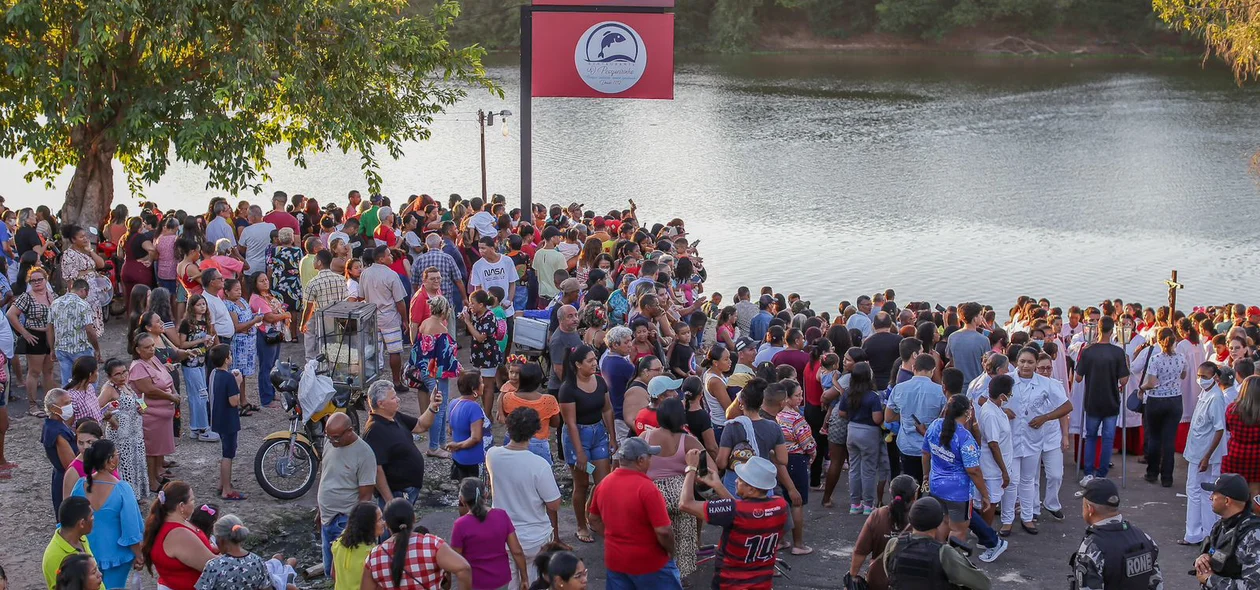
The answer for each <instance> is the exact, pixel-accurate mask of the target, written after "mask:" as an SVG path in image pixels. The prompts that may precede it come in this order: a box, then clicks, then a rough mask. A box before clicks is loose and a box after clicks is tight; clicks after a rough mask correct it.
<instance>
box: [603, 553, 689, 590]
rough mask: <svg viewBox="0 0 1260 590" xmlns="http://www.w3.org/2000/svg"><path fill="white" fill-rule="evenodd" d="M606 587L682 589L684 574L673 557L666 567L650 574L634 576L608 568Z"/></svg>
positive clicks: (645, 589)
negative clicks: (680, 571) (680, 572)
mask: <svg viewBox="0 0 1260 590" xmlns="http://www.w3.org/2000/svg"><path fill="white" fill-rule="evenodd" d="M604 588H606V589H607V590H639V589H642V590H657V589H658V588H660V589H662V590H665V589H673V590H682V575H681V574H679V572H678V565H677V564H675V563H674V560H672V559H671V560H669V563H666V564H665V567H663V568H661V569H659V570H657V571H654V572H652V573H650V574H642V575H638V576H632V575H630V574H623V573H619V572H614V571H612V570H608V583H607V584H606V585H605V586H604Z"/></svg>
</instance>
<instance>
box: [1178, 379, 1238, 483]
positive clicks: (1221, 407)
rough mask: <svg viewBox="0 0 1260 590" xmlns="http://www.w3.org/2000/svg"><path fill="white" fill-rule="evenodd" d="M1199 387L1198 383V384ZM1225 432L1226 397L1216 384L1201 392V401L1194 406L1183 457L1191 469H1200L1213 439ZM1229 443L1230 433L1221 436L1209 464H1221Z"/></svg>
mask: <svg viewBox="0 0 1260 590" xmlns="http://www.w3.org/2000/svg"><path fill="white" fill-rule="evenodd" d="M1196 385H1197V383H1196ZM1218 431H1220V432H1224V431H1225V395H1224V392H1222V391H1221V388H1220V387H1218V386H1217V385H1216V384H1215V383H1213V384H1212V387H1210V388H1209V389H1208V390H1207V391H1200V392H1199V401H1198V403H1197V404H1195V406H1194V415H1193V416H1192V417H1191V418H1190V433H1189V434H1188V435H1187V436H1186V450H1185V452H1184V453H1182V456H1183V457H1185V458H1186V461H1189V462H1190V469H1198V468H1199V461H1202V460H1203V457H1204V455H1206V454H1207V451H1208V447H1210V446H1212V438H1213V437H1214V436H1216V433H1217V432H1218ZM1228 441H1229V433H1228V432H1225V434H1223V435H1222V436H1221V443H1220V444H1219V445H1216V450H1215V451H1213V452H1212V457H1211V459H1209V460H1208V463H1220V462H1221V458H1222V457H1224V456H1225V445H1226V443H1227V442H1228Z"/></svg>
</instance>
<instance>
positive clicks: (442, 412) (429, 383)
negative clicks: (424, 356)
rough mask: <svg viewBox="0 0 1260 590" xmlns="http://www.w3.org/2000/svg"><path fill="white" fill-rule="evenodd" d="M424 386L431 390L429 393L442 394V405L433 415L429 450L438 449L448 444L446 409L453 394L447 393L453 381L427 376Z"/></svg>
mask: <svg viewBox="0 0 1260 590" xmlns="http://www.w3.org/2000/svg"><path fill="white" fill-rule="evenodd" d="M424 386H425V387H426V388H427V389H428V390H429V395H432V394H433V392H434V391H437V392H440V393H441V394H442V407H440V408H438V411H437V414H434V415H433V426H430V427H429V450H430V451H436V450H438V449H440V448H442V447H443V446H445V445H446V410H447V406H449V405H450V403H451V399H450V398H451V396H449V395H447V394H448V393H449V392H450V389H451V381H450V379H434V378H432V377H425V379H424Z"/></svg>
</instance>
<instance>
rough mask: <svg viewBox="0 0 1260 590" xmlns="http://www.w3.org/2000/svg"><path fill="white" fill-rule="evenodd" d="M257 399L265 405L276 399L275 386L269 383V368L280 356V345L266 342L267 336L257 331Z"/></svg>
mask: <svg viewBox="0 0 1260 590" xmlns="http://www.w3.org/2000/svg"><path fill="white" fill-rule="evenodd" d="M255 338H257V339H258V401H259V403H261V404H262V405H264V406H265V405H267V404H269V403H271V402H273V401H275V399H276V388H275V386H274V385H272V384H271V369H272V368H273V367H275V366H276V359H278V358H280V345H279V344H278V343H277V344H267V336H266V335H265V334H263V333H262V332H258V335H257V336H255Z"/></svg>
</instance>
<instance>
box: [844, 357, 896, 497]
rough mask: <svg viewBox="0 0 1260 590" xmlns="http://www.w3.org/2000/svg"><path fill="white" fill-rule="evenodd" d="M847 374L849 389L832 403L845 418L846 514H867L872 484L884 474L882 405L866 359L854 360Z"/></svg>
mask: <svg viewBox="0 0 1260 590" xmlns="http://www.w3.org/2000/svg"><path fill="white" fill-rule="evenodd" d="M850 375H851V377H850V382H849V390H848V391H847V392H846V393H845V394H844V395H843V396H841V397H840V402H839V403H838V405H837V407H836V409H837V411H838V412H839V413H841V414H842V415H843V417H844V418H845V419H846V420H848V433H847V436H846V446H845V448H846V450H848V454H849V514H857V513H859V512H861V513H863V514H870V513H871V512H874V510H875V506H876V504H875V488H876V485H877V484H878V483H879V482H881V481H885V480H886V479H887V477H888V454H887V453H888V447H887V445H885V444H884V436H883V431H882V430H881V427H882V426H883V425H884V406H883V402H882V400H880V397H879V394H878V393H876V392H875V390H874V386H873V385H874V375H873V374H872V373H871V366H870V365H869V364H868V363H865V362H861V363H857V364H855V365H854V366H853V370H852V371H851V373H850Z"/></svg>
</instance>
